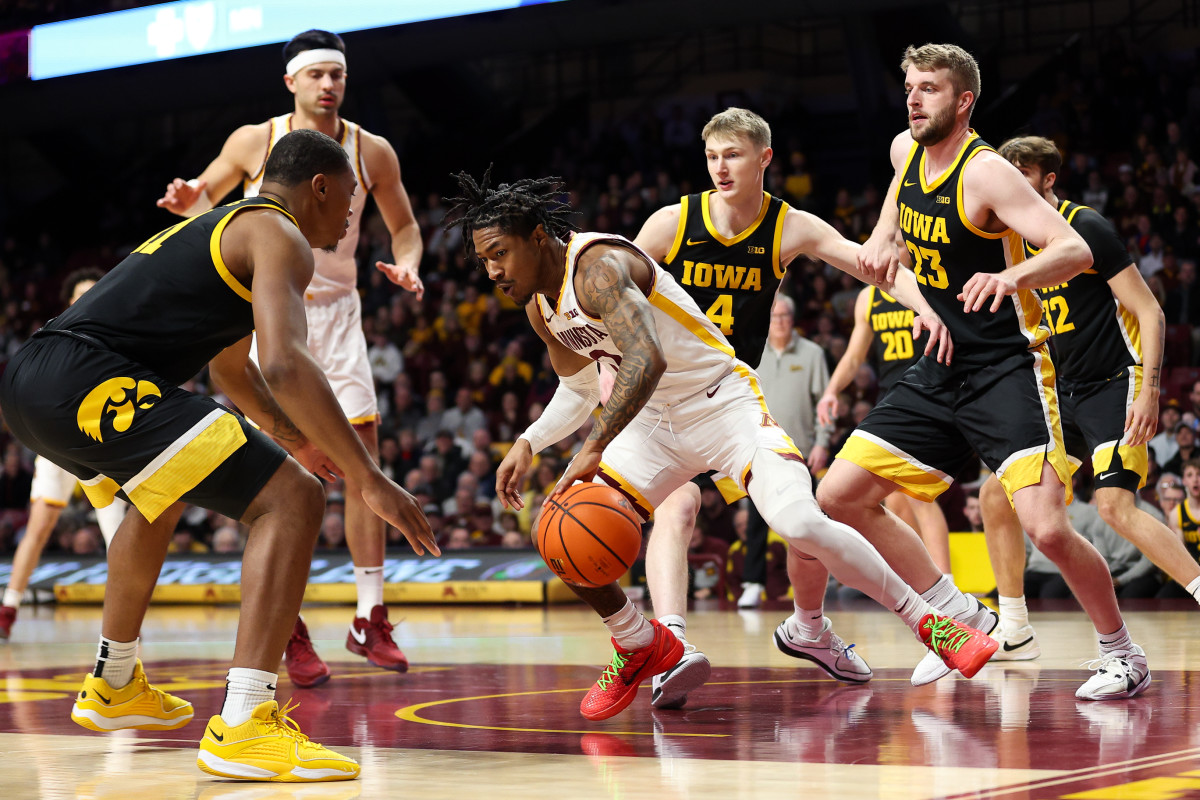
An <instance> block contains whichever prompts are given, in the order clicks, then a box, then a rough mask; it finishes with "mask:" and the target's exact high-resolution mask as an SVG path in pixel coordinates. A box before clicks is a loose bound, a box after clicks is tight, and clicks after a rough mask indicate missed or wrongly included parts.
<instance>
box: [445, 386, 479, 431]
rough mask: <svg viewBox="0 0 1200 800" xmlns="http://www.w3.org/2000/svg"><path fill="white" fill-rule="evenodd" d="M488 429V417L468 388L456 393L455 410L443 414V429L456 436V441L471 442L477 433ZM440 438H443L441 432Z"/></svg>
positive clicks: (462, 388) (464, 387)
mask: <svg viewBox="0 0 1200 800" xmlns="http://www.w3.org/2000/svg"><path fill="white" fill-rule="evenodd" d="M485 427H487V417H486V416H484V413H483V412H482V411H480V410H479V408H478V407H477V406H476V405H475V398H474V397H473V396H472V395H471V390H470V389H468V388H467V387H466V386H463V387H461V388H460V389H459V390H458V391H456V392H455V393H454V408H451V409H449V410H448V411H446V413H444V414H442V429H443V430H447V431H449V432H450V433H452V434H453V435H454V438H455V439H461V440H462V441H466V442H469V441H471V439H472V438H473V437H474V436H475V431H477V430H481V429H482V428H485ZM438 436H439V437H440V436H441V433H440V432H439V434H438Z"/></svg>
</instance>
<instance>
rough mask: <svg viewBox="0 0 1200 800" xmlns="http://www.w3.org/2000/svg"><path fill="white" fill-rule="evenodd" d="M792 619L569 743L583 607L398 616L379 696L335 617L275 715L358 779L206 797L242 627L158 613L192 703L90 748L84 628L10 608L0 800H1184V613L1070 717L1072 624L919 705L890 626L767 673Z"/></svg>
mask: <svg viewBox="0 0 1200 800" xmlns="http://www.w3.org/2000/svg"><path fill="white" fill-rule="evenodd" d="M786 613H787V610H786V609H783V608H781V609H780V610H769V611H751V612H740V613H739V612H735V611H731V610H718V609H716V608H706V609H703V610H700V611H698V612H696V613H694V614H693V615H692V617H691V620H690V626H689V634H690V638H691V639H692V641H693V642H694V643H696V644H697V645H698V646H700V647H701V648H702V649H703V650H704V651H705V652H707V653H708V655H709V656H710V657H711V658H712V661H713V664H714V670H713V676H712V679H711V681H710V683H709V684H708V685H707V686H705V687H703V688H701V689H700V690H697V691H696V692H695V693H694V694H693V695H692V698H691V699H690V701H689V703H688V707H687V708H686V709H685V710H682V711H654V710H652V709H651V708H650V707H649V686H648V682H647V684H646V685H644V686H643V689H642V692H641V696H640V697H639V698H638V699H637V700H636V701H635V702H634V704H633V705H632V706H631V707H630V708H629V709H628V710H626V711H625V712H624V713H622V714H620V715H618V716H617V717H615V718H613V719H610V720H607V721H604V722H599V723H590V722H587V721H586V720H584V719H583V718H582V717H581V716H580V715H579V712H578V704H579V700H580V699H581V698H582V696H583V693H584V691H586V689H587V688H588V686H589V685H590V684H591V682H592V681H593V680H595V678H596V676H597V675H598V673H599V668H600V667H601V666H602V665H603V664H604V663H605V662H606V660H607V659H608V657H609V654H610V650H609V649H608V645H607V637H606V635H605V632H604V630H603V627H602V626H601V625H600V623H599V622H598V620H596V618H595V617H594V616H593V615H592V614H591V613H590V612H588V611H585V610H583V609H582V608H575V607H568V608H561V607H559V608H550V609H543V608H540V607H538V608H513V607H420V608H394V609H393V617H394V618H396V617H400V616H402V615H403V616H404V619H403V621H402V622H400V623H399V624H398V625H397V635H398V639H399V640H400V641H401V643H402V645H403V647H404V649H405V651H406V652H407V653H408V655H409V657H410V659H411V660H412V662H413V664H414V666H413V669H412V670H411V671H410V672H408V673H407V674H403V675H397V674H395V673H390V672H385V671H382V670H378V669H375V668H374V667H371V666H370V665H369V664H366V663H365V662H364V661H362V660H361V659H357V658H356V657H354V656H352V655H351V654H349V653H348V652H346V650H345V649H344V647H343V642H344V639H345V630H346V629H345V625H346V624H347V622H348V616H349V614H350V611H349V609H348V608H346V607H327V608H310V609H306V611H305V619H306V620H307V622H308V625H309V628H310V630H311V631H312V633H313V636H314V639H316V641H317V645H318V651H319V652H320V653H321V654H322V655H323V656H324V657H325V658H326V660H327V661H329V662H330V664H331V667H332V668H333V670H334V677H333V679H332V680H331V681H330V682H329V683H327V684H326V685H325V686H323V687H320V688H317V689H312V690H293V689H292V688H291V687H290V685H289V684H288V683H287V680H286V678H283V679H282V680H281V685H280V692H279V697H280V700H281V701H282V700H284V699H286V698H288V697H291V698H293V699H294V700H297V701H299V702H300V704H301V705H300V707H299V709H298V710H297V711H296V712H295V714H294V716H295V718H296V719H297V720H298V721H299V722H300V724H301V725H302V727H303V729H304V731H305V732H307V733H310V734H312V735H313V737H314V738H315V739H317V740H318V741H321V742H323V743H325V744H327V745H329V746H331V747H334V748H336V749H338V750H340V751H342V752H345V753H347V754H350V755H352V756H354V757H355V758H357V759H358V760H359V761H360V763H361V764H362V765H363V772H362V779H361V780H358V781H353V782H346V783H330V784H300V785H294V784H255V783H236V782H229V781H220V780H215V779H213V778H211V777H209V776H207V775H205V774H204V773H201V772H200V771H199V770H198V769H196V767H195V747H196V742H197V740H198V738H199V737H200V735H201V734H202V731H203V724H204V722H205V721H206V720H207V717H208V716H209V715H211V714H213V713H216V712H218V711H219V710H220V704H221V698H222V693H223V688H224V683H223V679H224V674H225V670H226V668H227V666H228V664H227V660H228V658H229V656H230V654H231V652H232V647H233V633H234V630H235V625H236V611H235V610H234V609H229V608H214V607H155V608H154V609H152V610H151V612H150V614H149V616H148V618H147V622H146V626H145V633H144V636H143V644H142V658H143V661H144V662H145V664H146V666H147V671H148V674H149V676H150V678H151V680H152V681H154V682H155V683H157V684H159V685H160V686H164V687H169V688H170V690H171V691H173V692H175V693H177V694H179V695H182V696H184V697H186V698H187V699H189V700H191V701H192V702H193V704H194V705H195V706H196V719H195V720H193V721H192V723H191V724H190V725H188V726H187V727H186V728H183V729H181V730H179V731H172V732H166V733H148V732H138V731H126V732H121V733H116V734H109V735H101V734H95V733H91V732H88V731H85V730H83V729H82V728H79V727H77V726H75V725H74V724H73V723H72V722H71V721H70V719H69V717H68V715H69V711H70V704H71V702H72V699H73V696H74V693H75V692H76V691H77V689H78V685H79V680H80V678H81V676H82V675H83V673H84V672H86V671H87V668H88V667H89V666H90V663H91V660H92V658H93V657H94V653H95V644H94V642H95V637H96V634H97V632H98V628H99V609H98V608H92V607H59V608H40V609H35V608H24V609H22V610H21V616H20V619H19V620H18V622H17V626H16V628H15V630H14V637H13V639H12V641H10V642H8V643H7V644H0V755H2V756H3V761H2V763H3V765H4V766H3V770H2V771H0V797H3V798H5V800H8V799H9V798H12V800H18V799H22V800H23V799H24V798H71V799H72V800H75V799H76V798H89V799H94V800H100V799H101V798H106V799H107V798H111V799H112V800H116V799H117V798H122V799H124V798H131V799H134V800H140V799H141V798H180V799H183V798H214V799H215V798H226V799H228V800H235V799H236V800H281V799H282V798H364V799H366V798H371V799H372V800H375V799H376V798H379V799H382V798H387V799H388V800H392V798H396V797H413V798H422V799H424V798H469V797H486V798H517V797H519V798H523V799H526V798H529V797H530V796H546V795H548V796H553V797H555V798H563V799H564V800H565V799H566V798H610V799H613V800H616V799H618V798H654V800H694V799H695V798H719V799H720V800H732V799H734V798H759V797H761V798H787V797H797V798H800V797H802V798H834V797H836V798H843V799H847V800H856V799H857V798H912V799H914V800H916V799H918V798H997V799H1003V800H1009V799H1013V800H1015V799H1016V798H1022V799H1023V800H1036V799H1038V798H1091V799H1093V800H1098V799H1103V798H1108V799H1111V800H1117V799H1118V798H1125V799H1126V800H1130V799H1133V798H1137V799H1138V800H1159V799H1161V800H1168V798H1171V799H1173V798H1200V680H1198V679H1200V672H1197V671H1193V670H1192V669H1190V668H1191V667H1193V665H1195V664H1197V663H1198V661H1200V632H1198V630H1197V623H1198V622H1200V617H1198V616H1197V611H1196V610H1195V608H1194V607H1192V608H1191V609H1189V608H1188V606H1187V605H1185V604H1176V605H1172V606H1170V610H1156V611H1133V612H1130V613H1128V615H1127V619H1128V622H1129V625H1130V628H1131V630H1132V631H1133V632H1134V638H1135V639H1136V640H1137V641H1138V642H1139V643H1141V644H1142V645H1143V646H1144V647H1145V649H1146V651H1147V653H1148V654H1149V657H1150V664H1151V668H1152V671H1153V674H1154V682H1153V683H1152V685H1151V687H1150V689H1149V690H1148V691H1147V693H1146V694H1145V695H1143V696H1141V697H1139V698H1136V699H1134V700H1129V701H1119V702H1107V703H1096V702H1092V703H1085V702H1078V701H1076V700H1075V698H1074V691H1075V689H1076V688H1077V686H1078V685H1079V684H1080V683H1081V682H1082V681H1083V680H1084V679H1085V678H1086V676H1087V675H1088V673H1087V672H1085V671H1084V670H1082V669H1080V668H1079V666H1078V665H1079V662H1081V661H1083V660H1085V659H1087V658H1090V657H1091V656H1092V655H1093V654H1094V649H1095V640H1094V638H1093V636H1092V633H1091V627H1090V625H1088V623H1087V622H1086V620H1085V618H1084V617H1083V615H1082V613H1080V612H1078V611H1037V612H1035V613H1034V615H1033V621H1034V624H1035V626H1036V628H1037V632H1038V636H1039V639H1040V641H1041V645H1042V651H1043V655H1042V657H1041V659H1039V660H1038V661H1036V662H1028V663H1024V664H1010V665H1007V666H1004V665H996V664H992V665H989V666H987V667H985V668H984V670H983V671H982V672H980V674H979V675H978V676H976V677H975V678H974V679H972V680H970V681H967V680H964V679H962V678H959V677H957V676H954V677H949V678H946V679H944V680H942V681H940V682H938V683H936V684H934V685H931V686H926V687H921V688H914V687H912V686H910V685H909V683H908V676H909V674H910V672H911V669H912V667H913V665H914V664H915V663H916V662H917V660H918V659H919V658H920V656H921V654H922V652H923V650H922V648H921V647H920V645H918V644H917V643H916V642H915V641H914V640H913V639H912V638H911V635H910V634H909V632H908V630H907V629H906V628H904V627H903V626H902V625H901V624H900V623H899V622H898V621H897V620H895V619H894V618H893V617H892V616H891V615H890V614H887V613H884V612H882V611H878V610H869V609H868V607H866V606H858V605H855V606H853V607H852V610H847V609H839V608H838V607H837V606H832V607H831V611H830V613H831V616H832V617H833V619H834V621H835V624H836V627H837V630H838V631H839V632H840V633H841V635H842V636H843V637H844V638H845V639H846V640H847V641H853V642H858V648H857V649H858V651H859V652H860V653H861V654H862V655H864V656H865V657H866V658H867V660H868V661H869V662H870V663H871V665H872V667H873V668H874V669H875V678H874V680H872V681H871V682H870V683H869V684H867V685H865V686H842V685H841V684H838V683H835V682H834V681H832V680H829V679H827V678H825V677H824V673H822V672H820V671H819V670H817V669H816V668H815V667H812V666H810V665H809V664H807V662H799V661H795V660H793V659H790V658H788V657H786V656H784V655H782V654H781V653H779V652H778V651H777V650H776V649H775V647H774V645H773V644H772V642H771V633H772V631H773V629H774V627H775V625H776V624H777V623H778V621H779V620H780V619H782V618H783V616H785V615H786Z"/></svg>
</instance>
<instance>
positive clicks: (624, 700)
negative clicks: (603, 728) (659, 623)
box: [579, 634, 683, 722]
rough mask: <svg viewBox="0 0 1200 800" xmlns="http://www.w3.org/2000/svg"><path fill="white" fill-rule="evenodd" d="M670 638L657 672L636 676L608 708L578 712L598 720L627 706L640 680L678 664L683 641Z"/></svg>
mask: <svg viewBox="0 0 1200 800" xmlns="http://www.w3.org/2000/svg"><path fill="white" fill-rule="evenodd" d="M672 639H674V643H673V644H672V645H671V649H670V650H668V651H667V655H666V657H665V658H664V659H663V660H664V661H667V662H669V663H667V664H666V665H665V666H664V667H663V668H662V669H660V670H658V671H657V672H647V673H646V674H645V675H643V676H642V677H640V678H638V679H637V680H636V681H634V682H633V683H631V684H630V685H629V686H627V687H626V688H625V694H623V695H621V696H620V697H619V698H617V701H616V702H615V703H613V704H612V705H611V706H609V707H608V708H604V709H601V710H600V711H593V712H591V713H589V712H587V711H584V710H583V708H582V707H581V708H580V709H579V713H580V714H582V715H583V718H584V719H590V720H592V721H593V722H598V721H600V720H602V719H608V718H609V717H615V716H616V715H617V714H620V713H621V712H622V711H624V710H625V709H626V708H629V704H630V703H632V702H633V698H635V697H637V693H638V687H639V686H641V685H642V681H646V680H649V679H650V678H653V677H654V676H655V675H661V674H662V673H664V672H666V671H667V670H669V669H670V668H671V667H673V666H675V665H676V664H678V663H679V661H680V659H682V658H683V642H681V641H679V640H678V639H675V638H674V634H672ZM585 699H586V698H585Z"/></svg>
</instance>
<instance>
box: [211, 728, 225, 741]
mask: <svg viewBox="0 0 1200 800" xmlns="http://www.w3.org/2000/svg"><path fill="white" fill-rule="evenodd" d="M208 735H209V736H211V737H213V738H214V739H216V740H217V741H218V742H223V741H225V734H223V733H217V732H216V731H214V730H213V729H212V728H209V729H208Z"/></svg>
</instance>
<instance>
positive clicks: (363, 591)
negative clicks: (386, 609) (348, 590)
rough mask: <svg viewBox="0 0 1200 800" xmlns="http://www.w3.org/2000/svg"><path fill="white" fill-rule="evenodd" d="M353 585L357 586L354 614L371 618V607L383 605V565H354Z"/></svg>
mask: <svg viewBox="0 0 1200 800" xmlns="http://www.w3.org/2000/svg"><path fill="white" fill-rule="evenodd" d="M354 585H355V586H356V587H357V588H358V609H357V610H356V611H355V612H354V613H355V616H359V617H363V618H364V619H370V618H371V609H372V608H374V607H375V606H381V605H383V567H355V568H354Z"/></svg>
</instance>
